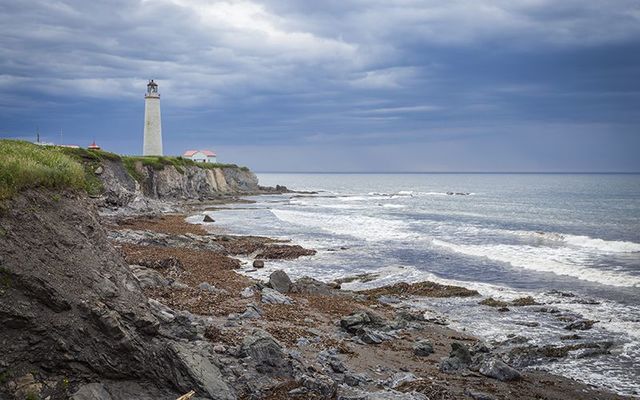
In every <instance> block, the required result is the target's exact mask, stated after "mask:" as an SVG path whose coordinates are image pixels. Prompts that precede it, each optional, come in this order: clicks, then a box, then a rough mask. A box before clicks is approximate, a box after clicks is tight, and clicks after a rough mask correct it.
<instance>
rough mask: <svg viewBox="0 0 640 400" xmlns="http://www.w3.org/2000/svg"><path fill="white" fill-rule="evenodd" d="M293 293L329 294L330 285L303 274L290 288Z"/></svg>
mask: <svg viewBox="0 0 640 400" xmlns="http://www.w3.org/2000/svg"><path fill="white" fill-rule="evenodd" d="M290 290H291V292H293V293H303V294H311V295H317V296H329V295H331V287H329V285H327V284H326V283H324V282H321V281H319V280H317V279H313V278H310V277H308V276H305V277H303V278H300V279H298V280H297V281H296V282H295V283H294V284H293V285H291V288H290Z"/></svg>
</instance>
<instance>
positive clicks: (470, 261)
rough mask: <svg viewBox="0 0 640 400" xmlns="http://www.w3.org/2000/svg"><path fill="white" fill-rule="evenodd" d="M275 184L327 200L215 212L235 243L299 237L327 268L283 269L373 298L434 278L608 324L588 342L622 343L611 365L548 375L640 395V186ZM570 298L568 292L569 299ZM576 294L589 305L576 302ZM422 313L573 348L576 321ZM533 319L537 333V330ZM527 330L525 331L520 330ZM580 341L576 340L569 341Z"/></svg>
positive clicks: (496, 178)
mask: <svg viewBox="0 0 640 400" xmlns="http://www.w3.org/2000/svg"><path fill="white" fill-rule="evenodd" d="M259 179H260V183H261V184H262V185H276V184H280V185H286V186H287V187H289V188H291V189H294V190H298V191H315V192H317V194H286V195H273V196H259V197H254V198H252V199H253V200H255V201H256V203H254V204H240V205H235V206H233V207H232V208H231V209H228V210H221V211H216V212H215V219H216V221H217V223H216V225H217V226H219V227H222V228H225V229H228V230H229V232H230V233H238V234H255V235H265V236H271V237H281V238H287V239H291V240H292V241H293V242H294V243H297V244H301V245H303V246H305V247H310V248H314V249H316V250H318V254H317V255H316V256H313V257H308V258H302V259H299V260H295V261H270V262H268V263H267V267H268V268H266V269H265V270H259V271H257V272H254V273H253V274H254V275H256V276H257V277H265V276H268V274H269V273H270V272H271V271H273V270H274V269H284V270H286V271H287V272H288V273H289V274H290V275H292V276H293V277H300V276H304V275H307V276H312V277H315V278H317V279H321V280H324V281H329V280H333V279H335V278H341V277H345V276H352V275H357V274H363V273H375V274H376V279H373V280H371V281H368V282H366V283H362V282H353V283H351V284H348V285H344V287H346V288H351V289H361V288H367V287H375V286H381V285H387V284H392V283H395V282H399V281H405V282H417V281H422V280H434V281H437V282H442V283H450V284H458V285H462V286H465V287H468V288H473V289H477V290H478V291H479V292H480V293H481V294H482V295H484V296H493V297H494V298H498V299H503V300H510V299H514V298H517V297H522V296H527V295H531V296H533V297H534V298H535V299H536V300H537V301H539V302H541V303H545V304H551V305H553V307H557V308H559V309H561V310H562V311H563V312H571V313H574V314H576V315H578V314H579V315H580V316H582V317H583V318H588V319H593V320H597V321H599V322H598V323H597V324H596V325H595V326H594V328H592V329H591V330H588V331H584V332H583V331H580V332H579V334H580V335H581V336H584V337H585V340H608V341H613V342H614V343H615V345H614V347H613V348H612V350H611V354H608V355H604V356H598V357H591V358H573V357H571V356H570V357H567V358H565V359H562V360H560V361H558V362H554V363H548V364H545V365H542V366H540V368H544V369H547V370H550V371H552V372H556V373H560V374H562V375H565V376H568V377H572V378H575V379H578V380H582V381H584V382H587V383H591V384H594V385H597V386H599V387H606V388H609V389H611V390H614V391H616V392H618V393H620V394H631V395H639V394H640V175H632V174H627V175H623V174H620V175H615V174H593V175H587V174H576V175H571V174H540V175H538V174H260V175H259ZM560 293H564V294H565V295H564V296H563V295H561V294H560ZM567 293H571V294H573V295H575V297H567V296H566V295H567ZM415 303H416V304H414V306H416V307H422V308H425V309H431V310H435V311H438V312H442V313H446V315H447V317H448V318H449V320H450V321H451V326H452V327H453V328H456V329H465V330H466V331H467V332H470V333H472V334H475V335H477V336H479V337H482V338H483V339H485V340H487V341H501V340H505V339H507V338H509V337H513V335H516V336H522V337H525V338H526V340H527V341H528V342H527V343H528V344H530V345H541V344H556V345H559V344H562V343H563V342H562V341H560V336H562V335H566V334H568V333H569V332H568V331H566V330H564V329H563V327H564V325H565V324H566V323H563V322H561V321H558V320H557V318H554V317H553V316H551V315H549V314H545V313H540V312H534V311H532V310H531V307H520V308H518V307H511V312H509V313H499V312H497V311H495V309H490V308H489V307H486V306H480V305H478V298H466V299H458V298H451V299H429V300H428V301H422V302H415ZM522 322H537V323H539V325H538V326H536V327H526V328H525V327H523V326H522V325H521V323H522ZM519 323H520V324H519ZM565 344H566V343H565Z"/></svg>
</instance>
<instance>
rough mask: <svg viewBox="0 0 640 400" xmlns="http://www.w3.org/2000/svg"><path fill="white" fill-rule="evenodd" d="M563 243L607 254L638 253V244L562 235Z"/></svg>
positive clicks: (639, 247)
mask: <svg viewBox="0 0 640 400" xmlns="http://www.w3.org/2000/svg"><path fill="white" fill-rule="evenodd" d="M564 241H565V243H567V244H570V245H572V246H579V247H586V248H590V249H597V250H601V251H604V252H609V253H636V252H640V243H633V242H623V241H610V240H603V239H594V238H591V237H589V236H573V235H564Z"/></svg>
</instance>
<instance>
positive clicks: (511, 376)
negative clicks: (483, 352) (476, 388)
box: [479, 358, 521, 382]
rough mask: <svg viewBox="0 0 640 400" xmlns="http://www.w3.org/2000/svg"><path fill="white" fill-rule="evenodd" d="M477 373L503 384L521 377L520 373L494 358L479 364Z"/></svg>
mask: <svg viewBox="0 0 640 400" xmlns="http://www.w3.org/2000/svg"><path fill="white" fill-rule="evenodd" d="M479 372H480V373H481V374H482V375H484V376H488V377H490V378H494V379H497V380H499V381H503V382H506V381H513V380H516V379H520V377H521V375H520V372H518V371H517V370H516V369H514V368H511V367H510V366H508V365H507V364H505V363H504V362H502V361H500V360H498V359H496V358H491V359H488V360H484V361H483V362H482V363H481V364H480V369H479Z"/></svg>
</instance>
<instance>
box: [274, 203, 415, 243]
mask: <svg viewBox="0 0 640 400" xmlns="http://www.w3.org/2000/svg"><path fill="white" fill-rule="evenodd" d="M271 212H272V213H273V214H274V215H275V216H276V217H277V218H278V219H280V220H281V221H284V222H289V223H292V224H296V225H302V226H306V227H310V228H314V229H317V230H323V231H326V232H329V233H333V234H337V235H348V236H352V237H355V238H359V239H364V240H367V241H385V240H405V239H409V238H415V237H416V235H415V234H412V233H411V232H409V231H408V229H407V228H408V224H407V223H406V222H404V221H400V220H397V219H387V218H375V217H368V216H364V215H335V214H326V213H313V212H306V211H292V210H277V209H274V210H271Z"/></svg>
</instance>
